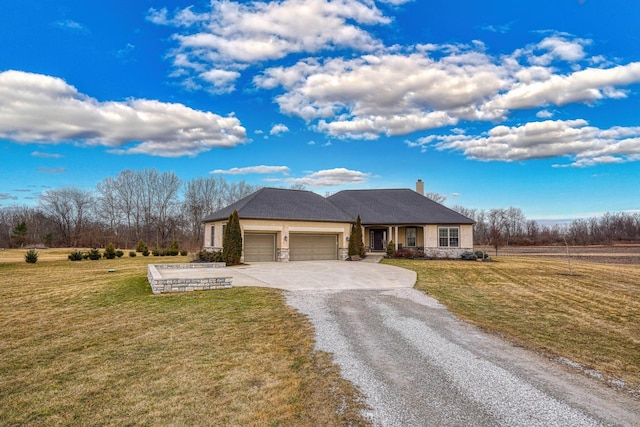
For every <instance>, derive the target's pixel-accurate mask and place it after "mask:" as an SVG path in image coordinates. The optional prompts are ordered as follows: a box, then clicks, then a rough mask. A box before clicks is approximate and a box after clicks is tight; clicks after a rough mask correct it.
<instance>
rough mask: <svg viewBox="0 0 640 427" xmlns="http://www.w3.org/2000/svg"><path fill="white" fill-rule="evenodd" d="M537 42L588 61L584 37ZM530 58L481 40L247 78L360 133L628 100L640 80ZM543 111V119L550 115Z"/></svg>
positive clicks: (296, 110) (329, 124) (307, 64)
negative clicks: (496, 51)
mask: <svg viewBox="0 0 640 427" xmlns="http://www.w3.org/2000/svg"><path fill="white" fill-rule="evenodd" d="M540 44H541V45H542V46H543V47H544V48H545V49H547V50H548V51H549V52H552V53H553V56H554V58H556V59H557V60H562V61H565V67H564V69H565V70H567V69H571V68H572V67H573V65H574V64H573V63H574V62H575V61H578V60H580V59H584V61H583V62H584V63H585V64H586V63H588V62H589V61H588V59H589V58H586V56H585V53H584V51H583V50H581V49H582V47H583V46H586V45H588V41H585V40H580V41H579V42H572V41H570V40H568V39H560V38H558V37H555V38H550V37H548V38H546V39H545V40H543V42H541V43H540ZM527 59H528V57H527V55H526V54H524V53H523V52H522V51H516V52H515V53H513V54H512V55H507V56H501V57H494V56H491V55H489V54H488V53H487V52H486V51H485V47H484V46H483V45H482V43H473V44H471V45H442V46H438V45H421V46H416V47H415V48H414V49H413V50H410V51H409V52H406V53H402V52H395V53H389V52H386V53H370V54H367V55H363V56H361V57H357V58H354V59H344V58H333V59H326V60H324V61H319V60H317V59H304V60H300V61H298V62H297V63H296V64H294V65H292V66H288V67H284V66H282V67H273V68H268V69H266V70H265V71H264V72H263V73H262V74H261V75H258V76H256V77H255V78H254V82H255V84H256V85H257V86H258V87H260V88H263V89H270V90H273V89H277V88H281V89H282V90H283V93H282V94H280V95H278V96H276V98H275V99H276V102H277V103H278V105H279V107H280V110H281V111H282V112H283V113H285V114H288V115H292V116H298V117H300V118H302V119H304V120H306V121H307V122H310V123H311V124H312V126H313V127H314V128H315V129H316V130H319V131H321V132H325V133H327V134H329V135H332V136H336V137H346V138H360V139H374V138H378V137H379V136H380V135H404V134H409V133H412V132H415V131H420V130H428V129H433V128H439V127H444V126H452V125H453V126H455V125H457V124H458V123H459V122H461V121H492V122H496V121H504V120H505V119H506V118H507V117H508V116H509V114H510V113H511V112H512V111H513V110H517V109H529V108H540V107H546V106H548V105H556V106H562V105H566V104H569V103H588V104H592V103H594V102H596V101H599V100H604V99H617V98H625V97H627V96H628V92H627V91H625V90H623V89H620V88H619V87H620V86H626V85H630V84H633V83H637V82H640V62H637V63H629V64H626V65H618V66H613V67H611V68H585V69H580V70H578V71H569V72H568V73H566V74H559V72H558V69H557V68H556V67H554V68H552V67H547V66H542V65H531V64H529V63H528V61H527ZM521 60H524V63H521V62H520V61H521ZM545 111H547V112H541V113H540V114H541V116H540V118H549V117H550V116H549V117H547V116H545V115H547V114H548V111H549V110H545Z"/></svg>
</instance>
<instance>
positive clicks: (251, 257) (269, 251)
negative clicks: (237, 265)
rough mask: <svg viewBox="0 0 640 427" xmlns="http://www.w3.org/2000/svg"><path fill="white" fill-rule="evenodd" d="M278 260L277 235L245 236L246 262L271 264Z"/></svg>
mask: <svg viewBox="0 0 640 427" xmlns="http://www.w3.org/2000/svg"><path fill="white" fill-rule="evenodd" d="M275 260H276V235H275V234H253V233H251V234H245V235H244V262H270V261H275Z"/></svg>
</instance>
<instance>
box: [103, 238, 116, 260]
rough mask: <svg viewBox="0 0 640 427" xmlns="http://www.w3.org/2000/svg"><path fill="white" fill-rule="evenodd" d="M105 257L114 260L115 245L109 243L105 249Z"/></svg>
mask: <svg viewBox="0 0 640 427" xmlns="http://www.w3.org/2000/svg"><path fill="white" fill-rule="evenodd" d="M104 257H105V258H106V259H114V258H115V257H116V248H114V247H113V243H111V242H109V243H107V247H106V248H104Z"/></svg>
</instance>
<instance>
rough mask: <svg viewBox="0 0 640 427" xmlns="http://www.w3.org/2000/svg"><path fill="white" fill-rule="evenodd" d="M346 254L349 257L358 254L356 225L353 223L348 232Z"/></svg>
mask: <svg viewBox="0 0 640 427" xmlns="http://www.w3.org/2000/svg"><path fill="white" fill-rule="evenodd" d="M347 254H348V255H349V258H351V257H353V256H356V255H358V250H357V249H356V226H355V224H351V233H350V234H349V247H348V248H347Z"/></svg>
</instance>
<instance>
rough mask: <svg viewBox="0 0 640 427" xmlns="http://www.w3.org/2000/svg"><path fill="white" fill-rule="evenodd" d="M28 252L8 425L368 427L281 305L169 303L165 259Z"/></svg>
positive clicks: (257, 292)
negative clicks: (161, 277) (154, 269)
mask: <svg viewBox="0 0 640 427" xmlns="http://www.w3.org/2000/svg"><path fill="white" fill-rule="evenodd" d="M23 252H24V251H17V250H11V251H2V252H0V325H1V329H0V331H1V332H0V354H1V355H2V356H1V357H0V420H2V422H1V423H0V424H3V425H42V426H50V425H69V424H76V425H131V424H142V425H158V424H161V425H194V426H195V425H243V426H245V425H247V426H252V425H253V426H264V425H302V426H304V425H308V426H317V425H344V424H352V425H363V424H366V423H365V421H364V420H363V419H362V418H361V417H360V415H359V409H360V408H361V404H360V403H359V400H358V395H357V392H356V391H355V390H354V389H353V388H352V386H351V384H350V383H348V382H346V381H344V380H343V379H341V378H340V376H339V371H338V369H337V367H336V366H335V365H333V364H332V361H331V359H330V357H329V356H328V355H326V354H324V353H321V352H315V351H314V350H313V345H314V342H313V330H312V326H311V324H310V323H309V322H308V321H307V320H306V319H305V318H304V317H302V316H300V315H299V314H297V313H296V312H295V311H293V310H292V309H290V308H289V307H288V306H287V305H286V304H285V302H284V299H283V297H282V294H281V292H279V291H277V290H273V289H262V288H234V289H229V290H222V291H208V292H193V293H183V294H179V295H175V294H174V295H160V296H155V295H152V294H151V289H150V287H149V284H148V283H147V280H146V265H147V263H149V262H154V261H157V259H152V258H143V257H141V256H138V257H135V258H128V257H123V258H121V259H115V260H104V259H103V260H98V261H90V260H84V261H79V262H71V261H68V260H66V255H67V253H69V252H70V251H60V250H48V251H39V252H40V259H39V261H38V262H37V263H36V264H27V263H25V262H24V255H23ZM187 260H188V258H187V257H170V258H163V259H162V262H185V261H187ZM109 269H115V272H111V273H110V272H108V270H109Z"/></svg>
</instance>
